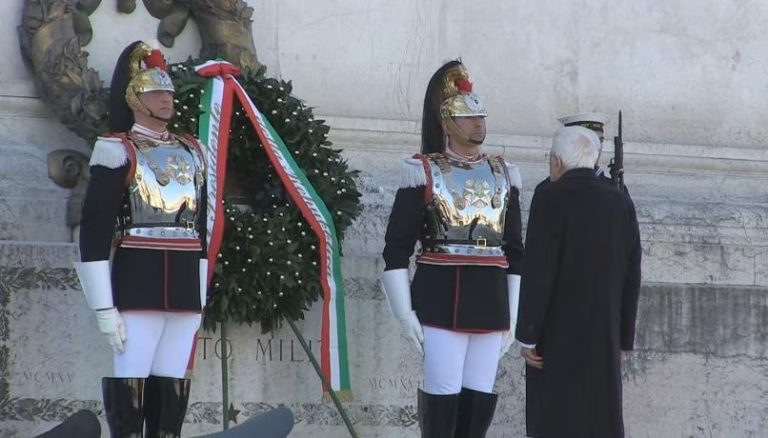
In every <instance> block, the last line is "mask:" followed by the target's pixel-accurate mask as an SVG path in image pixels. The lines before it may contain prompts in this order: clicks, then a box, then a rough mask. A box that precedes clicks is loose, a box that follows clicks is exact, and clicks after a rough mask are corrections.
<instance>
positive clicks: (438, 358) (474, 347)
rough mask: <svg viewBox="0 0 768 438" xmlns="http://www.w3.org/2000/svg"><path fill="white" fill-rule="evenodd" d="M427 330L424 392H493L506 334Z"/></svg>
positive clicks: (425, 328) (425, 327)
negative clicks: (502, 338) (466, 390)
mask: <svg viewBox="0 0 768 438" xmlns="http://www.w3.org/2000/svg"><path fill="white" fill-rule="evenodd" d="M423 328H424V392H426V393H428V394H435V395H441V394H457V393H459V392H461V388H462V387H464V388H467V389H473V390H475V391H480V392H486V393H491V392H493V383H494V382H495V381H496V370H497V369H498V367H499V353H500V352H499V350H500V349H501V336H502V334H503V332H491V333H481V334H474V333H462V332H454V331H451V330H444V329H439V328H435V327H427V326H423Z"/></svg>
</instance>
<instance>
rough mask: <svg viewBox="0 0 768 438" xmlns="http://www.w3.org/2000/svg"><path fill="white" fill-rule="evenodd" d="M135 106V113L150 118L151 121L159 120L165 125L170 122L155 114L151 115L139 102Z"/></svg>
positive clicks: (168, 119)
mask: <svg viewBox="0 0 768 438" xmlns="http://www.w3.org/2000/svg"><path fill="white" fill-rule="evenodd" d="M136 106H137V108H136V111H138V112H140V113H142V114H144V115H145V116H149V117H152V118H153V119H155V120H159V121H161V122H163V123H166V124H167V123H168V122H170V121H171V119H170V118H164V117H160V116H158V115H157V114H155V113H153V112H152V110H151V109H149V108H147V107H146V105H144V104H143V103H141V102H138V105H136Z"/></svg>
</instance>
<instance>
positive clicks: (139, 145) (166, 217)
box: [128, 138, 204, 230]
mask: <svg viewBox="0 0 768 438" xmlns="http://www.w3.org/2000/svg"><path fill="white" fill-rule="evenodd" d="M132 141H133V144H134V145H135V146H136V173H135V175H134V177H133V180H132V181H131V182H130V184H129V186H128V187H129V196H130V208H131V228H140V227H153V226H155V227H157V226H160V227H162V226H166V227H169V226H173V224H179V225H182V226H183V227H185V228H188V229H190V230H191V229H192V228H193V226H194V223H195V219H196V216H197V212H198V208H199V205H200V199H201V195H202V187H203V182H204V174H203V162H202V157H200V156H199V154H198V153H197V151H196V150H195V149H193V148H188V147H185V146H184V145H183V144H182V143H181V142H180V141H179V140H178V139H174V140H172V141H169V142H156V141H152V140H148V139H144V138H140V139H132Z"/></svg>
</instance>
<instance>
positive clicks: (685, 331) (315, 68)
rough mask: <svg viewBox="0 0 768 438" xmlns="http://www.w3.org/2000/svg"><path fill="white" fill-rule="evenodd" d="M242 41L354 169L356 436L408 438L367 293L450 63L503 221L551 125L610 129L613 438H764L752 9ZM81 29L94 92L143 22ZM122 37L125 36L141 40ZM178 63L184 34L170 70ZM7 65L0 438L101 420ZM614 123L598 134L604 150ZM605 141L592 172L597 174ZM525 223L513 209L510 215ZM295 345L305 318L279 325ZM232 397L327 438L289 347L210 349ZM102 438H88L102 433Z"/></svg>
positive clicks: (764, 309)
mask: <svg viewBox="0 0 768 438" xmlns="http://www.w3.org/2000/svg"><path fill="white" fill-rule="evenodd" d="M249 3H251V6H252V7H254V9H255V13H254V35H255V40H256V45H257V48H258V49H259V57H260V59H261V61H262V62H264V63H265V64H266V65H267V66H268V68H269V72H270V73H271V74H274V75H279V76H281V77H283V78H285V79H293V80H294V86H295V90H296V93H297V94H298V95H299V96H300V97H302V98H304V99H306V100H307V102H308V103H309V104H310V105H312V106H315V107H316V112H317V114H318V116H319V117H320V116H323V117H324V118H326V119H327V120H328V123H329V125H330V126H331V127H332V131H331V140H333V141H334V143H335V145H336V146H338V147H343V148H344V149H345V157H346V158H347V159H348V160H349V162H350V164H351V166H352V167H354V168H357V169H360V170H361V178H360V185H361V189H362V190H361V191H362V192H363V205H364V212H363V215H362V216H361V218H360V219H359V220H358V221H357V222H356V223H355V224H354V226H353V227H352V229H350V230H349V232H348V233H347V240H346V241H345V242H344V248H345V255H346V258H345V260H344V269H345V282H346V289H347V319H348V324H347V327H348V333H347V334H348V337H349V339H350V340H351V342H350V345H349V348H350V358H351V364H352V368H351V378H352V386H353V388H354V400H353V401H352V402H350V403H348V404H347V406H348V407H349V410H350V414H351V416H352V417H353V419H354V421H355V422H356V425H357V428H358V431H359V432H360V434H361V436H365V437H401V436H418V432H417V427H416V425H415V417H414V414H415V407H414V403H415V391H416V388H417V387H418V386H419V385H420V382H421V371H420V365H419V361H418V360H417V358H416V356H415V354H412V353H411V352H410V350H409V349H408V348H403V343H404V342H405V341H404V339H403V338H402V337H401V336H400V334H399V332H398V330H397V326H396V324H395V322H394V321H392V319H391V318H390V317H389V313H388V309H387V306H386V303H385V302H384V301H383V297H382V295H381V293H380V292H379V290H378V287H377V284H376V278H377V276H378V274H379V272H380V271H381V269H382V262H381V260H380V257H379V256H380V253H381V249H382V247H383V234H384V229H385V227H386V220H387V216H388V214H389V209H390V207H391V203H392V200H393V197H394V192H395V186H396V184H397V181H398V180H399V172H400V168H401V162H402V158H404V157H406V156H409V155H411V154H412V153H413V152H415V151H416V150H417V149H418V118H419V115H420V108H421V99H422V96H423V90H424V86H425V83H426V81H427V79H428V77H429V75H430V74H431V73H432V71H433V70H434V69H435V68H436V67H437V66H438V65H439V63H440V61H441V60H443V59H445V58H447V57H450V56H455V55H462V56H463V58H464V60H465V61H466V63H467V64H468V65H469V66H470V68H471V70H472V72H473V74H474V79H475V82H476V87H477V88H476V89H477V91H478V92H479V93H480V94H481V95H483V96H485V97H486V103H487V106H488V109H489V112H490V114H491V117H489V119H488V124H489V130H490V135H489V137H488V141H487V143H486V146H485V148H486V152H488V153H495V154H502V155H504V156H505V157H507V158H508V159H510V160H512V161H514V162H517V163H518V165H519V166H520V169H521V173H522V176H523V184H524V188H525V190H524V193H523V198H524V206H525V207H526V208H527V205H528V204H529V203H530V198H531V189H532V188H533V187H534V186H535V184H536V183H537V182H538V181H539V180H540V179H542V178H543V177H544V176H545V174H546V167H545V162H544V153H545V152H546V151H547V150H548V146H549V141H550V140H549V135H550V134H551V132H552V131H553V129H554V128H555V127H556V122H555V119H556V117H557V116H561V115H564V114H567V113H572V112H576V111H587V110H601V111H608V112H613V111H614V110H616V109H618V108H619V107H621V108H622V109H624V114H625V121H626V126H625V131H624V132H625V140H626V146H625V149H626V157H625V164H626V169H627V175H626V180H627V185H628V186H629V188H630V190H631V192H632V196H633V198H634V200H635V203H636V205H637V210H638V219H639V221H640V227H641V233H642V238H643V249H644V252H643V255H644V260H643V283H644V286H643V289H642V293H641V306H640V314H639V321H638V332H637V336H638V337H637V350H638V351H637V352H635V353H633V354H631V355H630V356H629V357H628V359H627V362H626V366H625V370H624V377H625V380H624V382H625V419H626V424H627V429H628V432H629V433H628V435H629V436H630V437H699V436H712V437H742V436H745V437H746V436H755V437H758V436H763V435H765V434H766V433H768V420H766V419H768V407H767V406H766V404H765V399H766V397H767V396H768V383H766V382H768V380H766V378H765V376H766V375H768V353H766V345H768V342H767V341H768V293H766V288H767V287H768V237H767V236H768V233H767V231H768V196H767V195H768V191H767V190H766V188H765V187H766V185H767V184H766V183H767V182H768V181H766V179H767V178H768V150H766V148H765V146H764V145H763V138H765V137H766V134H768V132H766V127H765V124H764V123H763V120H764V119H765V118H766V113H765V111H766V109H765V108H768V107H766V106H765V102H766V101H768V99H766V97H768V96H766V94H767V93H768V90H767V89H766V87H765V86H764V85H763V84H764V83H765V77H768V75H766V73H768V61H766V60H765V57H764V56H762V54H763V53H765V51H766V48H767V47H766V46H768V37H767V36H766V35H765V34H764V32H763V29H764V28H765V24H766V22H767V21H768V6H766V5H764V4H763V3H762V2H759V1H757V0H751V1H746V2H744V1H737V0H726V1H722V0H703V1H699V2H694V1H692V0H676V1H670V2H630V1H626V0H622V1H618V2H616V1H613V2H610V1H586V0H580V1H573V2H562V1H554V0H543V1H539V2H521V1H515V2H493V1H490V0H479V1H477V2H457V1H448V0H425V1H419V2H413V1H410V0H394V1H389V2H382V1H370V2H359V1H354V0H346V1H331V0H321V1H294V2H257V1H256V0H250V1H249ZM22 4H23V1H22V0H10V1H5V2H0V35H2V36H3V38H1V39H0V41H3V42H0V56H1V57H2V58H3V59H6V60H18V59H19V58H18V46H17V44H16V35H15V26H16V25H17V24H18V22H19V20H20V11H21V6H22ZM113 7H114V4H113V2H111V1H104V2H103V4H102V5H101V7H100V8H99V10H97V11H96V13H95V14H94V15H93V16H92V22H93V24H94V34H95V35H96V36H95V40H94V42H93V43H92V44H91V46H89V47H87V50H88V51H89V52H91V57H90V64H91V65H92V66H93V67H94V68H97V69H98V70H99V71H100V72H101V77H102V79H104V80H108V79H109V76H108V75H109V70H110V68H111V67H110V64H111V63H112V62H113V57H114V55H115V53H116V50H117V49H116V47H120V48H122V46H124V45H125V44H127V43H128V42H130V41H131V40H133V39H134V38H136V37H137V36H138V35H139V34H143V35H153V34H154V31H155V26H156V21H154V19H152V18H151V17H148V16H147V14H146V12H142V5H141V2H139V6H138V9H139V10H138V11H137V12H136V15H135V16H132V17H121V16H117V15H116V14H115V13H114V12H113V11H112V9H111V8H113ZM143 35H142V36H143ZM198 45H199V39H198V38H197V35H196V29H195V27H194V25H193V24H190V26H189V27H188V29H187V30H186V31H185V33H184V34H182V36H181V38H179V39H178V40H177V47H176V48H174V49H173V50H171V51H169V53H170V55H171V59H172V60H180V59H184V58H186V56H187V55H188V54H193V53H194V52H195V51H196V49H195V48H196V47H197V46H198ZM36 96H37V94H36V92H35V90H34V86H33V81H32V78H31V77H30V73H29V72H28V71H27V70H26V69H25V68H24V66H23V64H22V63H21V62H20V61H16V62H6V63H4V64H3V65H2V67H0V154H2V157H3V158H2V160H0V437H1V438H5V437H26V436H31V435H34V434H36V433H39V432H41V431H43V430H46V429H48V428H50V427H51V426H52V425H54V424H56V423H57V422H58V421H60V419H61V418H62V417H63V416H64V415H67V414H68V413H71V412H73V411H74V410H76V409H79V408H82V407H88V408H92V409H94V410H95V411H97V412H100V410H101V404H100V396H99V383H98V381H99V378H100V377H101V376H103V375H108V374H109V372H110V368H111V364H110V359H109V347H108V346H107V345H106V343H105V342H104V341H103V340H102V339H101V338H100V337H99V336H98V335H97V334H96V324H95V321H94V319H93V317H92V315H91V314H90V312H89V311H88V310H87V309H86V307H85V303H84V300H83V298H82V294H81V292H80V291H79V289H78V286H77V283H76V281H75V277H74V273H73V271H72V270H71V262H72V261H74V260H76V259H77V249H76V246H75V245H74V244H73V243H72V241H73V230H70V229H69V228H67V226H66V224H65V223H64V217H65V212H66V203H67V199H68V196H69V191H68V190H65V189H62V188H59V187H56V186H55V185H54V184H53V183H52V182H51V181H50V180H49V179H48V177H47V166H46V155H47V153H48V152H50V151H52V150H55V149H61V148H70V149H75V150H79V151H82V152H87V151H88V146H87V145H85V144H83V142H82V141H81V140H79V139H78V138H76V137H75V136H74V135H72V134H71V133H69V132H67V131H66V130H65V129H64V128H63V127H62V126H61V125H60V124H59V123H58V122H57V120H56V115H55V114H52V113H51V112H50V111H49V110H48V109H47V108H46V106H45V105H44V104H43V103H42V102H41V101H40V100H39V99H38V98H37V97H36ZM613 130H615V125H611V126H610V127H609V134H612V131H613ZM611 152H612V151H611V148H610V145H609V144H606V151H605V154H604V155H605V156H604V157H603V164H604V162H605V161H607V159H608V158H609V157H610V155H611ZM523 214H524V223H525V219H526V217H527V209H526V210H525V211H524V213H523ZM300 327H301V329H302V331H303V332H304V333H305V334H306V336H307V337H308V339H310V340H311V341H312V345H313V347H312V348H315V349H316V348H317V339H318V338H319V312H318V309H317V308H316V309H313V311H312V312H311V313H310V314H309V315H308V318H307V320H306V321H303V322H302V323H301V324H300ZM217 337H218V334H217V333H207V332H204V333H201V335H200V340H199V341H200V348H199V349H198V352H197V358H196V361H197V366H196V372H195V377H194V378H195V384H194V386H193V394H192V397H193V400H192V404H191V406H190V412H189V415H188V417H187V421H188V423H187V424H186V426H185V430H186V431H187V433H188V434H190V435H194V434H197V433H202V432H204V431H213V430H217V429H218V428H220V427H221V425H220V421H221V411H222V406H221V398H220V388H221V383H220V371H219V366H220V361H219V358H218V357H217V355H218V354H220V351H221V349H220V345H218V347H217V341H216V339H217ZM232 345H233V353H232V358H231V359H230V366H231V375H232V382H233V383H232V385H231V393H232V394H231V400H232V401H233V404H234V408H235V409H237V410H239V411H241V412H240V413H239V415H238V416H237V418H238V420H243V419H244V418H247V417H248V416H250V415H252V414H254V413H257V412H259V411H261V410H263V409H265V408H267V407H269V406H274V405H276V404H287V405H289V406H290V407H291V408H292V409H293V411H294V413H295V414H296V418H297V423H296V427H295V431H296V432H295V434H294V435H293V436H296V437H303V436H307V437H308V436H313V437H315V438H324V437H329V438H330V437H339V436H345V433H344V428H343V426H342V423H341V419H340V417H339V416H338V414H337V413H336V412H335V410H334V408H333V406H332V405H331V404H329V403H325V402H324V401H323V398H322V394H321V391H320V385H319V382H318V380H317V378H316V376H315V375H314V371H313V370H312V368H311V367H310V366H309V364H308V363H307V358H306V355H305V354H304V353H303V351H301V349H300V348H299V346H298V344H297V342H296V340H295V338H294V336H293V334H292V333H291V332H290V330H287V329H284V330H281V331H279V332H277V333H274V334H267V335H263V334H260V332H259V330H258V328H255V327H254V328H249V327H240V328H236V329H233V332H232ZM515 353H516V352H514V351H513V352H512V353H511V354H509V355H507V356H506V357H505V358H504V359H503V361H502V366H501V369H500V372H499V376H498V381H497V390H498V391H499V392H500V395H501V398H500V404H499V409H498V414H497V417H496V422H495V424H494V426H493V428H492V432H491V434H490V435H491V436H492V437H518V436H522V430H523V429H522V428H523V424H524V422H523V397H524V388H523V386H522V369H523V367H522V361H521V360H520V359H519V358H518V357H517V355H516V354H515ZM105 435H106V434H105Z"/></svg>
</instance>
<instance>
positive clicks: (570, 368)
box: [516, 126, 641, 438]
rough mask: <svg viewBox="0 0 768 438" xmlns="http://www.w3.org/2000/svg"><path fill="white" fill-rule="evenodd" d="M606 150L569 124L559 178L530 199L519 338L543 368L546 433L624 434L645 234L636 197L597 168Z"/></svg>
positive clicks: (556, 163) (557, 147)
mask: <svg viewBox="0 0 768 438" xmlns="http://www.w3.org/2000/svg"><path fill="white" fill-rule="evenodd" d="M599 153H600V140H599V138H598V137H597V135H596V134H595V133H594V132H593V131H591V130H589V129H586V128H583V127H578V126H574V127H566V128H562V129H561V130H560V131H558V132H557V133H556V134H555V137H554V139H553V142H552V150H551V152H550V162H549V166H550V178H551V180H552V183H551V184H548V185H545V186H542V187H540V188H539V189H538V190H536V192H535V194H534V197H533V200H532V202H531V210H530V217H529V221H528V231H527V237H526V245H525V247H526V248H527V254H526V260H525V263H524V268H523V276H522V285H521V292H520V293H521V295H520V307H519V314H518V324H517V331H516V337H517V339H518V341H519V342H520V343H521V345H522V346H523V347H522V349H521V354H522V356H523V357H524V358H525V361H526V364H527V365H528V366H530V367H534V368H537V369H540V370H541V373H539V374H538V375H537V378H536V379H534V381H531V379H530V376H529V378H528V379H527V385H528V386H529V388H528V391H527V397H528V398H533V399H534V400H533V401H534V404H535V411H536V416H535V424H534V425H533V426H534V427H533V429H534V431H535V435H534V436H537V437H542V438H548V437H557V438H560V437H569V438H580V437H584V438H601V437H606V438H608V437H610V438H614V437H623V436H624V425H623V416H622V388H621V355H622V352H623V351H628V350H631V349H632V348H633V344H634V333H635V318H636V314H637V301H638V292H639V286H640V254H641V251H640V236H639V230H638V227H637V220H636V214H635V210H634V207H633V205H632V203H631V201H629V199H628V198H627V196H626V195H625V194H624V193H622V192H621V191H619V190H618V189H617V188H615V187H612V186H610V185H608V184H605V183H604V182H602V181H600V179H599V178H598V176H597V175H595V172H594V165H595V163H596V162H597V158H598V155H599ZM530 402H531V400H529V404H530ZM529 429H530V428H529ZM530 433H531V431H530V430H529V434H530Z"/></svg>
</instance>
